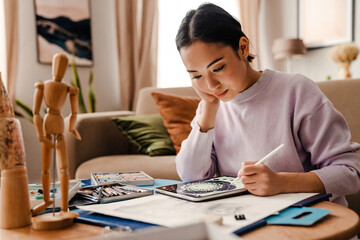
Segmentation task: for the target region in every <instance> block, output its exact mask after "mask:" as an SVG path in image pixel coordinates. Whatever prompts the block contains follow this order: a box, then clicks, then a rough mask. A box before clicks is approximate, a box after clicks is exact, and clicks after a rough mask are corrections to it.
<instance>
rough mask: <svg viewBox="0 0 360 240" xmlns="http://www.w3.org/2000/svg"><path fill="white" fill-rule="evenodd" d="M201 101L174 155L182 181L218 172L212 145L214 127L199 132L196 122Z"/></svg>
mask: <svg viewBox="0 0 360 240" xmlns="http://www.w3.org/2000/svg"><path fill="white" fill-rule="evenodd" d="M200 109H201V103H200V104H199V107H198V110H197V114H196V116H195V118H194V119H193V121H192V123H191V126H192V130H191V132H190V134H189V136H188V138H187V139H186V140H184V141H183V142H182V144H181V149H180V152H179V153H178V154H177V156H176V159H175V161H176V169H177V172H178V174H179V176H180V178H181V179H182V180H183V181H195V180H201V179H206V178H210V177H213V176H214V175H216V174H217V173H218V170H217V157H216V153H215V149H214V146H213V137H214V131H215V130H214V129H210V130H209V131H207V132H201V131H200V127H199V125H198V123H197V119H198V116H199V114H200Z"/></svg>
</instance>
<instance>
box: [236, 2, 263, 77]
mask: <svg viewBox="0 0 360 240" xmlns="http://www.w3.org/2000/svg"><path fill="white" fill-rule="evenodd" d="M239 7H240V23H241V27H242V30H243V32H244V33H245V35H246V36H247V37H248V38H249V40H250V53H252V54H254V55H256V57H255V59H254V60H253V62H252V66H253V68H254V69H256V70H259V69H260V61H259V60H260V59H259V56H258V52H259V42H258V23H259V10H260V0H239Z"/></svg>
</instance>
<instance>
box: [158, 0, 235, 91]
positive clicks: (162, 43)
mask: <svg viewBox="0 0 360 240" xmlns="http://www.w3.org/2000/svg"><path fill="white" fill-rule="evenodd" d="M207 2H211V3H214V4H216V5H218V6H220V7H222V8H224V9H225V10H226V11H228V12H229V13H230V14H231V15H233V16H234V17H235V18H236V19H239V14H240V13H239V7H238V5H237V0H226V1H224V0H213V1H207ZM202 3H204V0H182V1H180V0H176V1H175V0H172V1H169V0H159V45H158V73H157V74H158V81H157V86H158V87H181V86H191V81H190V77H189V74H188V73H187V72H186V69H185V67H184V65H183V63H182V61H181V58H180V55H179V53H178V51H177V49H176V45H175V37H176V33H177V30H178V28H179V26H180V23H181V20H182V19H183V18H184V17H185V15H186V13H187V11H189V10H190V9H196V8H198V7H199V6H200V5H201V4H202Z"/></svg>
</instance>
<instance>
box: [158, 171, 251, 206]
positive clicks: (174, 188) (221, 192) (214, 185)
mask: <svg viewBox="0 0 360 240" xmlns="http://www.w3.org/2000/svg"><path fill="white" fill-rule="evenodd" d="M234 179H235V178H234V177H228V176H221V177H215V178H209V179H206V180H200V181H192V182H185V183H178V184H173V185H168V186H163V187H158V188H156V189H155V192H156V193H161V194H165V195H169V196H172V197H177V198H181V199H185V200H189V201H194V202H200V201H205V200H212V199H218V198H221V197H226V196H232V195H236V194H239V193H242V192H246V189H245V188H244V185H243V184H242V182H241V181H236V182H235V183H234V184H230V183H231V182H232V181H233V180H234Z"/></svg>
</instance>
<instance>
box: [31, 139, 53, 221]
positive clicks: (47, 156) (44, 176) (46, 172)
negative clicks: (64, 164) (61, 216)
mask: <svg viewBox="0 0 360 240" xmlns="http://www.w3.org/2000/svg"><path fill="white" fill-rule="evenodd" d="M46 138H47V139H49V140H50V141H51V135H50V134H48V135H46ZM51 153H52V148H51V147H49V146H47V145H46V144H44V143H42V144H41V158H42V161H41V168H42V173H41V181H42V185H43V186H42V187H43V196H44V202H43V203H42V204H40V205H38V206H36V207H34V209H33V210H32V215H33V216H35V215H38V214H39V213H41V212H43V211H44V210H45V209H46V208H47V207H49V206H50V205H51V204H52V203H53V201H52V200H50V184H51V181H50V164H51Z"/></svg>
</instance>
